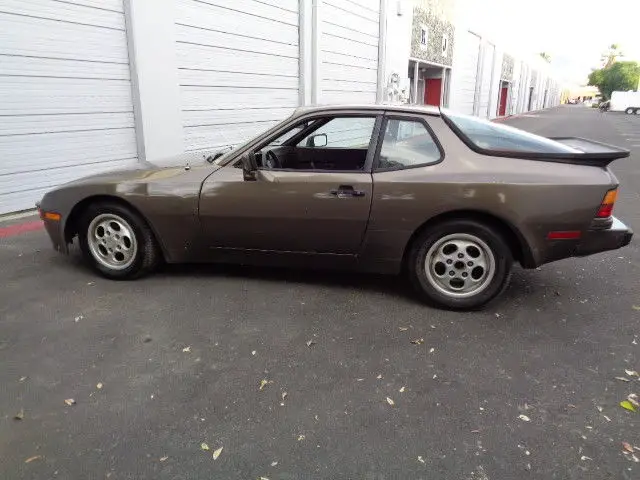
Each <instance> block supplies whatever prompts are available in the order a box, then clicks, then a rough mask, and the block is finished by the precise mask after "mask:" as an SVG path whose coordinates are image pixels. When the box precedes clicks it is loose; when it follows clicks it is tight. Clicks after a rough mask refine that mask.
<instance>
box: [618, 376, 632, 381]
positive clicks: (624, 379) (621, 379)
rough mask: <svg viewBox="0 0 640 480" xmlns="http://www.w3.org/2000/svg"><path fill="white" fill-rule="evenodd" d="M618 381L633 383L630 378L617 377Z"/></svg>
mask: <svg viewBox="0 0 640 480" xmlns="http://www.w3.org/2000/svg"><path fill="white" fill-rule="evenodd" d="M616 380H620V381H621V382H630V381H631V380H629V379H628V378H624V377H616Z"/></svg>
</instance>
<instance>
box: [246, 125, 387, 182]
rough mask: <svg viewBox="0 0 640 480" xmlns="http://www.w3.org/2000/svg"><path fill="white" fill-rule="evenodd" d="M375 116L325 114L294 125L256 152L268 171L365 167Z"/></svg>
mask: <svg viewBox="0 0 640 480" xmlns="http://www.w3.org/2000/svg"><path fill="white" fill-rule="evenodd" d="M374 124H375V117H328V118H321V119H315V120H311V121H306V122H304V123H302V124H300V125H297V126H295V127H293V128H292V129H291V130H289V131H287V132H286V133H284V134H283V135H281V136H280V137H278V138H277V139H276V140H274V141H272V142H271V143H270V144H268V145H267V146H265V147H263V148H261V149H260V150H258V151H257V152H256V162H257V164H258V167H259V168H262V169H269V170H329V171H360V170H363V169H364V164H365V161H366V158H367V151H368V149H369V143H370V141H371V136H372V133H373V127H374Z"/></svg>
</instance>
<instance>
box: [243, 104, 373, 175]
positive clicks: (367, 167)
mask: <svg viewBox="0 0 640 480" xmlns="http://www.w3.org/2000/svg"><path fill="white" fill-rule="evenodd" d="M383 116H384V114H383V113H381V112H379V111H376V110H374V111H370V112H366V111H363V112H354V111H348V112H346V111H345V112H340V111H335V112H317V113H314V114H312V115H308V116H304V117H302V118H299V119H298V120H297V121H296V122H294V123H291V124H288V125H287V126H286V127H284V128H282V129H279V130H278V132H276V133H274V134H273V135H271V136H269V137H268V138H266V139H264V140H263V141H262V142H260V143H258V144H257V145H255V146H254V147H251V148H250V149H249V150H250V151H252V152H256V151H258V150H261V149H262V148H264V147H266V146H267V145H269V143H270V142H271V141H273V140H274V139H276V138H278V137H280V136H282V135H283V134H285V133H286V132H288V131H289V130H291V129H292V128H295V127H297V126H298V125H300V124H301V123H304V122H308V121H312V120H318V119H320V120H322V119H328V120H327V121H325V122H323V121H320V122H317V124H318V126H316V124H313V125H309V127H307V128H305V129H304V130H303V131H302V132H300V133H298V134H297V135H294V136H293V137H291V138H290V139H289V140H287V141H286V142H284V143H283V145H288V144H289V143H292V142H293V140H296V143H297V142H298V141H299V140H301V139H302V138H304V136H303V134H305V136H306V135H308V134H309V133H311V132H313V131H314V130H317V129H318V128H320V127H322V126H323V125H326V124H327V123H329V122H330V121H331V120H333V119H334V118H354V117H367V118H373V119H374V124H373V130H372V131H371V138H370V139H369V146H368V147H367V156H366V159H365V162H364V165H363V167H362V169H361V170H335V169H332V170H328V169H320V168H310V169H305V170H300V169H298V168H276V169H270V168H269V169H267V168H264V167H258V170H265V171H270V172H300V173H309V172H315V173H366V174H371V167H372V165H373V157H374V155H375V152H376V147H377V139H378V137H379V135H380V126H381V124H382V120H383ZM302 148H304V147H302Z"/></svg>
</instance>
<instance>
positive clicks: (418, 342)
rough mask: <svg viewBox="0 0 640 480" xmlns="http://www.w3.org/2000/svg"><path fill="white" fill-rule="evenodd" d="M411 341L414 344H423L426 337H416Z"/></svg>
mask: <svg viewBox="0 0 640 480" xmlns="http://www.w3.org/2000/svg"><path fill="white" fill-rule="evenodd" d="M411 343H413V344H414V345H422V344H423V343H424V338H416V339H415V340H411Z"/></svg>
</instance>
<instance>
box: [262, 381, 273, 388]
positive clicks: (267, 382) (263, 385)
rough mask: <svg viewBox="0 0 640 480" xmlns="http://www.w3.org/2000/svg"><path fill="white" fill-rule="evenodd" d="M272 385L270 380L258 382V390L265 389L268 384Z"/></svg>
mask: <svg viewBox="0 0 640 480" xmlns="http://www.w3.org/2000/svg"><path fill="white" fill-rule="evenodd" d="M270 383H273V382H272V381H271V380H267V379H263V380H261V381H260V388H259V390H262V389H263V388H264V387H266V386H267V385H268V384H270Z"/></svg>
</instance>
